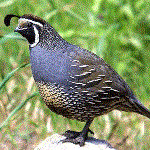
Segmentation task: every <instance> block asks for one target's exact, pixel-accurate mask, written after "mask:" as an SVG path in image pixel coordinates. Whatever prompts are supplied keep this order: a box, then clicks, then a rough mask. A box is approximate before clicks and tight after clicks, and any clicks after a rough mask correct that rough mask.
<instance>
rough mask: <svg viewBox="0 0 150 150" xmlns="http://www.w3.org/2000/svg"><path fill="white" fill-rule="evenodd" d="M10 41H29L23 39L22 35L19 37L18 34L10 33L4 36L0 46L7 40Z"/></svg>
mask: <svg viewBox="0 0 150 150" xmlns="http://www.w3.org/2000/svg"><path fill="white" fill-rule="evenodd" d="M8 39H17V40H23V41H27V40H26V39H25V38H24V37H22V36H21V35H19V34H18V33H13V32H12V33H10V34H7V35H5V36H3V37H2V38H1V40H0V44H1V43H4V42H5V41H6V40H8Z"/></svg>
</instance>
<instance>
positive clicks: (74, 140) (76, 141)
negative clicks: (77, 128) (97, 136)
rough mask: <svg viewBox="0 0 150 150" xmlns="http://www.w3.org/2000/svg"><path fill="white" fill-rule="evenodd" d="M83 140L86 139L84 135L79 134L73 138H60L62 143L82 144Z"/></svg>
mask: <svg viewBox="0 0 150 150" xmlns="http://www.w3.org/2000/svg"><path fill="white" fill-rule="evenodd" d="M85 141H86V138H85V137H84V136H82V135H79V136H77V137H75V138H73V137H67V138H66V139H64V140H62V141H61V142H62V143H65V142H70V143H73V144H79V145H80V146H84V144H85Z"/></svg>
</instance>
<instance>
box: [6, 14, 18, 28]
mask: <svg viewBox="0 0 150 150" xmlns="http://www.w3.org/2000/svg"><path fill="white" fill-rule="evenodd" d="M13 17H17V18H20V16H17V15H13V14H9V15H6V16H5V19H4V23H5V25H6V26H9V25H10V20H11V18H13Z"/></svg>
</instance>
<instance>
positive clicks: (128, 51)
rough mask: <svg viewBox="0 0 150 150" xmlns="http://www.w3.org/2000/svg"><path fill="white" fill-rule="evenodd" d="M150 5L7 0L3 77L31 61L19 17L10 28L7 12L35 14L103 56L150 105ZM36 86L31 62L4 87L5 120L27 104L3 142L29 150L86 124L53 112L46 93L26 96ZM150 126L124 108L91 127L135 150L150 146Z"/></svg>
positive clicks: (0, 60) (0, 52)
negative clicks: (16, 30) (19, 28)
mask: <svg viewBox="0 0 150 150" xmlns="http://www.w3.org/2000/svg"><path fill="white" fill-rule="evenodd" d="M149 6H150V1H148V0H134V1H133V0H80V1H79V0H72V1H69V0H57V1H56V0H55V1H54V0H40V1H37V0H31V1H28V0H22V1H17V0H9V1H1V2H0V70H1V72H0V73H1V74H0V82H1V83H2V82H4V79H5V78H6V76H7V75H8V73H10V72H12V70H14V69H16V68H17V67H19V66H22V65H23V64H26V63H29V50H28V43H27V41H26V40H25V39H24V38H22V37H21V36H20V35H19V34H16V33H14V32H13V31H14V28H15V27H16V26H17V19H16V18H13V19H12V20H11V26H10V27H5V26H4V23H3V20H4V17H5V15H6V14H16V15H23V14H26V13H28V14H35V15H37V16H40V17H41V18H44V19H45V20H46V21H48V22H49V23H50V24H51V25H52V26H53V27H54V28H55V29H56V30H57V31H58V33H60V35H61V36H62V37H63V38H64V39H65V40H67V41H68V42H70V43H72V44H76V45H79V46H81V47H83V48H85V49H88V50H90V51H92V52H94V53H96V54H97V55H99V56H100V57H103V58H104V59H105V61H106V62H107V63H109V64H110V65H111V66H113V68H114V69H115V70H116V71H117V72H118V73H119V74H120V75H121V76H122V77H123V78H124V79H125V80H126V81H127V83H128V84H129V85H130V87H131V89H132V90H133V92H134V93H135V95H137V97H138V98H139V99H140V100H141V102H142V103H144V105H145V106H146V107H147V108H149V109H150V102H149V99H150V84H149V83H150V67H149V64H150V7H149ZM35 91H37V87H36V85H35V83H34V80H33V78H32V74H31V69H30V66H28V67H25V68H22V69H20V70H19V71H17V72H15V74H14V75H13V76H12V77H11V78H9V80H8V81H7V82H6V84H4V85H3V87H2V89H1V91H0V113H1V114H0V122H1V123H2V122H4V121H6V120H8V116H9V114H11V112H14V110H16V109H17V106H23V105H22V104H24V102H26V104H25V106H24V107H23V108H22V109H21V110H19V111H17V112H16V113H15V114H13V117H11V118H9V121H8V122H7V123H6V124H5V126H3V128H2V129H1V134H0V137H1V147H8V148H10V149H29V148H33V147H34V146H35V145H36V143H38V142H40V141H41V140H42V139H45V138H46V137H47V136H48V135H51V134H53V133H55V132H59V133H61V132H64V131H65V130H67V129H72V130H81V129H82V128H83V126H84V124H83V123H80V122H77V121H72V120H68V119H66V118H63V117H62V116H58V115H56V114H54V113H52V112H51V111H50V110H49V109H48V108H47V107H46V106H45V104H44V103H43V101H42V99H41V98H40V96H36V97H33V98H32V99H31V100H30V101H26V100H28V97H30V96H31V95H32V94H33V93H34V92H35ZM20 108H21V107H20ZM149 128H150V124H149V120H148V119H147V118H145V117H144V116H140V115H137V114H135V113H125V112H119V111H113V112H112V113H109V114H108V115H105V116H101V117H98V118H95V120H94V122H93V124H92V126H91V130H93V131H94V132H95V137H97V138H99V139H105V140H107V141H109V142H110V143H111V144H112V145H113V146H115V147H116V148H118V149H133V150H134V149H139V150H143V149H150V144H149V139H150V131H149ZM33 137H36V139H35V138H33ZM18 139H19V140H21V141H22V142H21V144H18ZM24 141H25V142H24ZM31 141H33V142H32V143H31ZM27 143H28V144H27Z"/></svg>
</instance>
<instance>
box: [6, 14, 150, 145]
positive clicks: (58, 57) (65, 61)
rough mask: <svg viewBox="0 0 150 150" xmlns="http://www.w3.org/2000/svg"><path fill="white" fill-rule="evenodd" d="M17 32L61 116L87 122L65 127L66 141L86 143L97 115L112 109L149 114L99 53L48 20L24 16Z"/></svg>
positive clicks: (34, 71)
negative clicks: (75, 42)
mask: <svg viewBox="0 0 150 150" xmlns="http://www.w3.org/2000/svg"><path fill="white" fill-rule="evenodd" d="M13 17H17V18H18V26H17V27H16V28H15V30H14V31H15V32H18V33H20V34H21V35H22V36H23V37H25V38H26V39H27V41H28V43H29V51H30V63H31V70H32V74H33V77H34V80H35V82H36V84H37V87H38V89H39V93H40V95H41V97H42V98H43V100H44V102H45V104H46V105H47V106H48V108H49V109H50V110H51V111H53V112H55V113H56V114H58V115H62V116H64V117H66V118H69V119H76V120H78V121H81V122H86V123H85V126H84V128H83V130H82V131H81V132H76V131H70V130H68V131H66V132H65V133H64V134H63V135H64V136H65V137H66V138H65V139H64V140H62V142H71V143H74V144H78V145H80V146H84V145H85V141H86V140H87V137H88V133H89V132H90V133H92V134H93V132H92V131H91V130H90V128H89V127H90V125H91V123H92V121H93V120H94V118H95V117H98V116H101V115H105V114H107V113H109V112H111V111H113V110H120V111H126V112H135V113H138V114H141V115H143V116H146V117H148V118H150V111H149V110H148V109H147V108H146V107H145V106H143V104H142V103H141V102H140V101H139V100H138V99H137V98H136V96H135V95H134V94H133V92H132V90H131V89H130V87H129V86H128V84H127V83H126V82H125V81H124V80H123V78H122V77H121V76H120V75H119V74H118V73H117V72H116V71H115V70H114V69H113V68H112V67H111V66H110V65H109V64H107V63H106V62H105V61H104V60H103V59H102V58H100V57H99V56H97V55H96V54H94V53H92V52H90V51H88V50H86V49H84V48H81V47H79V46H76V45H73V44H71V43H69V42H67V41H66V40H64V39H63V38H62V37H61V36H60V35H59V34H58V32H57V31H56V30H55V29H54V28H53V27H52V26H51V25H50V24H49V23H48V22H46V21H45V20H44V19H42V18H40V17H38V16H35V15H32V14H24V15H22V16H17V15H14V14H8V15H6V16H5V18H4V23H5V25H6V26H9V25H10V21H11V18H13Z"/></svg>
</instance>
